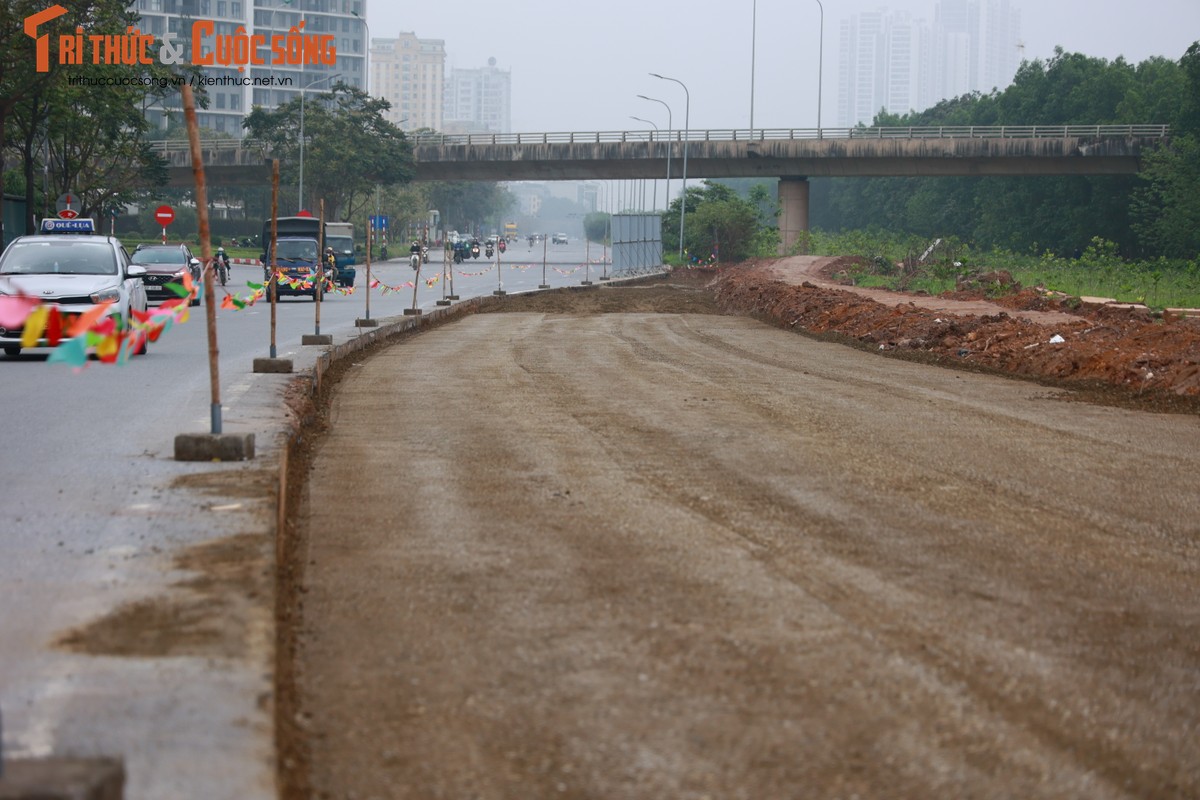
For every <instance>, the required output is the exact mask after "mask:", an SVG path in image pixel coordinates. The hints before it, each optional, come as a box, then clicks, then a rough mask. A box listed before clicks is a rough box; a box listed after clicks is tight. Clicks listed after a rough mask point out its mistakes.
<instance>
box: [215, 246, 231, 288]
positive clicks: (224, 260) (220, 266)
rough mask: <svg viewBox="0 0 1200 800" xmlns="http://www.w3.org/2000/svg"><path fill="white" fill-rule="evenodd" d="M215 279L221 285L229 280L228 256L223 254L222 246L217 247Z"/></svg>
mask: <svg viewBox="0 0 1200 800" xmlns="http://www.w3.org/2000/svg"><path fill="white" fill-rule="evenodd" d="M217 279H218V280H220V281H221V285H222V286H224V285H225V282H226V281H227V280H229V256H228V255H226V254H225V248H224V247H218V248H217Z"/></svg>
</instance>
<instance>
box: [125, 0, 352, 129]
mask: <svg viewBox="0 0 1200 800" xmlns="http://www.w3.org/2000/svg"><path fill="white" fill-rule="evenodd" d="M129 9H130V11H134V12H136V13H137V14H139V15H140V17H141V19H140V20H139V22H138V26H139V30H141V32H142V33H148V34H152V35H153V36H155V37H156V38H158V39H159V40H161V39H162V37H163V36H164V35H165V34H167V33H173V34H175V35H176V36H177V37H178V38H177V39H176V43H177V44H178V43H183V44H185V45H186V50H185V52H187V53H188V54H189V55H190V53H191V35H192V24H193V23H194V22H196V21H197V20H205V21H211V22H213V34H214V35H215V36H232V35H235V34H236V33H237V31H238V29H239V28H240V29H242V31H243V32H244V33H245V32H249V33H251V34H259V35H262V36H264V37H266V41H267V42H270V39H271V36H273V35H275V34H282V35H286V34H287V33H288V31H289V29H291V28H293V27H295V28H297V29H299V30H303V31H304V32H305V33H307V34H318V35H330V36H332V37H333V40H332V41H333V44H334V46H335V47H336V48H337V63H336V64H334V65H322V64H304V65H303V66H302V67H301V66H295V67H291V66H271V65H269V64H265V65H262V66H250V67H247V68H246V71H245V72H241V71H239V70H238V69H237V68H236V67H229V68H226V67H218V66H206V67H204V68H203V70H204V76H205V77H206V78H216V79H218V80H217V81H215V82H213V85H210V86H207V87H205V91H206V92H207V93H208V95H209V99H210V102H209V107H208V108H207V109H197V111H196V118H197V121H198V122H199V123H200V126H201V127H203V128H208V129H210V130H215V131H221V132H223V133H228V134H231V135H233V136H241V135H242V134H243V132H244V131H243V129H242V118H243V117H244V116H245V115H246V114H247V113H248V112H249V111H250V108H251V107H252V106H254V105H259V106H263V107H264V108H275V107H277V106H279V105H282V104H284V103H286V102H288V101H289V100H291V99H292V98H293V97H296V96H297V95H298V94H299V93H300V91H301V90H302V89H307V90H308V91H309V92H314V93H315V92H324V91H328V90H329V87H330V85H331V84H333V83H338V82H341V83H345V84H348V85H350V86H356V87H358V88H360V89H364V88H366V76H367V72H366V57H367V48H366V40H367V27H366V23H365V21H364V18H365V16H366V0H340V2H338V3H331V2H329V1H328V0H136V1H135V2H133V3H130V5H129ZM335 9H336V10H335ZM301 23H303V27H302V28H301V27H300V26H301ZM212 49H213V48H212V44H211V43H209V44H208V45H206V50H207V51H210V52H211V51H212ZM262 57H263V59H264V60H267V61H269V60H270V59H271V53H270V46H269V45H267V46H266V47H264V48H263V49H262ZM246 77H250V78H252V79H257V80H259V81H262V82H265V83H266V84H267V85H260V86H253V85H249V86H242V85H239V84H240V79H243V78H246ZM226 78H227V79H229V81H230V83H229V84H223V83H221V79H226ZM234 81H237V82H236V83H235V82H234ZM271 84H274V85H271ZM180 109H181V106H180V99H179V96H178V95H175V96H174V97H173V98H172V99H170V100H168V102H167V104H166V106H165V107H158V108H154V109H151V110H149V111H148V112H147V117H148V118H149V119H150V121H151V123H152V124H154V125H157V126H160V127H166V126H167V119H168V116H169V115H171V114H175V115H176V116H177V117H178V116H179V115H180V113H181V112H180Z"/></svg>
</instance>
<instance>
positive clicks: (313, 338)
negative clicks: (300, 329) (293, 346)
mask: <svg viewBox="0 0 1200 800" xmlns="http://www.w3.org/2000/svg"><path fill="white" fill-rule="evenodd" d="M300 344H333V336H332V335H331V334H328V333H306V334H303V335H302V336H301V337H300Z"/></svg>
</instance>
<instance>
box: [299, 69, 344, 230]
mask: <svg viewBox="0 0 1200 800" xmlns="http://www.w3.org/2000/svg"><path fill="white" fill-rule="evenodd" d="M341 75H342V73H340V72H335V73H333V74H332V75H322V76H321V77H320V78H314V79H313V80H312V81H310V82H309V83H306V84H305V85H304V86H301V87H300V187H299V189H298V191H299V195H298V196H297V197H296V205H297V206H299V208H300V209H303V208H304V90H305V89H307V88H308V87H310V86H316V85H317V84H318V83H320V82H321V81H328V80H333V79H334V78H340V77H341Z"/></svg>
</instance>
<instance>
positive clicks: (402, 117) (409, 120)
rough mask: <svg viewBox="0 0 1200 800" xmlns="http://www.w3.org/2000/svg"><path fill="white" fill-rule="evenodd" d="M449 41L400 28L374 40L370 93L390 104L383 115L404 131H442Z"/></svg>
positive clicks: (372, 44) (372, 40)
mask: <svg viewBox="0 0 1200 800" xmlns="http://www.w3.org/2000/svg"><path fill="white" fill-rule="evenodd" d="M445 74H446V43H445V41H443V40H441V39H418V38H417V35H416V34H415V33H409V32H404V31H401V32H400V34H399V35H398V36H397V37H396V38H394V39H380V38H378V37H373V38H372V39H371V94H372V95H374V96H375V97H381V98H383V99H384V100H387V101H388V102H389V103H391V105H392V107H391V108H390V109H389V110H388V111H386V112H384V117H385V118H386V119H387V120H389V121H390V122H392V123H394V124H395V125H397V126H398V127H400V128H401V129H403V130H406V131H411V130H417V129H418V128H431V129H433V130H436V131H440V130H442V112H443V107H444V100H443V96H444V95H443V92H444V91H445Z"/></svg>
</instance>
